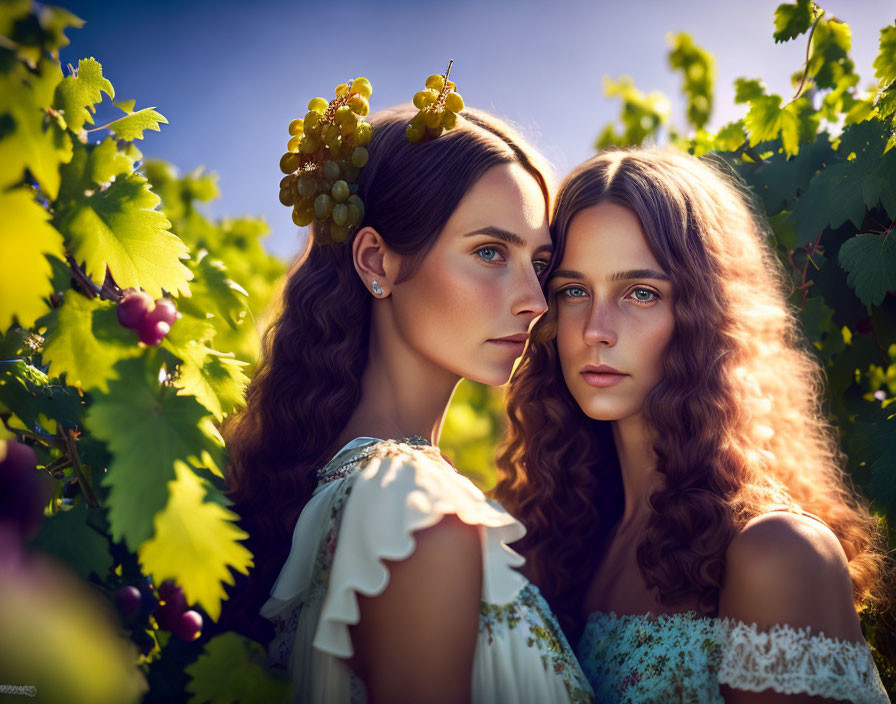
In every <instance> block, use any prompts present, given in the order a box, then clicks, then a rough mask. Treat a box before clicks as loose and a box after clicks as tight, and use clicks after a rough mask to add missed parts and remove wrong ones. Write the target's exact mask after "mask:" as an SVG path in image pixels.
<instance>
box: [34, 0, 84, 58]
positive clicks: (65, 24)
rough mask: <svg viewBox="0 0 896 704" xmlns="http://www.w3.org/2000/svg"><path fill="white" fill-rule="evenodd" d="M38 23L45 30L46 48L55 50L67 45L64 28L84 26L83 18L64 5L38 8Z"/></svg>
mask: <svg viewBox="0 0 896 704" xmlns="http://www.w3.org/2000/svg"><path fill="white" fill-rule="evenodd" d="M40 24H41V26H42V27H43V29H44V32H46V35H47V36H46V38H45V40H44V44H45V46H46V48H47V49H49V50H51V51H57V50H58V49H61V48H62V47H64V46H68V45H69V40H68V37H66V36H65V30H66V29H68V28H69V27H74V28H75V29H80V28H81V27H83V26H84V20H82V19H81V18H80V17H78V16H77V15H75V14H72V13H71V12H69V11H68V10H66V9H65V8H64V7H53V6H50V5H47V6H44V7H42V8H41V10H40Z"/></svg>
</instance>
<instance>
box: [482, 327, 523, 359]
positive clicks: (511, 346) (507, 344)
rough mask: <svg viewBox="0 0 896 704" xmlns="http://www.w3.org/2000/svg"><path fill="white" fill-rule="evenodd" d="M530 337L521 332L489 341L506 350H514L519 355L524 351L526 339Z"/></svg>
mask: <svg viewBox="0 0 896 704" xmlns="http://www.w3.org/2000/svg"><path fill="white" fill-rule="evenodd" d="M528 339H529V335H527V334H526V333H524V332H521V333H517V334H516V335H508V336H507V337H496V338H493V339H491V340H488V342H490V343H491V344H493V345H496V346H498V347H501V348H503V349H505V350H508V351H511V352H514V353H516V354H517V355H521V354H522V353H523V348H524V347H525V346H526V340H528Z"/></svg>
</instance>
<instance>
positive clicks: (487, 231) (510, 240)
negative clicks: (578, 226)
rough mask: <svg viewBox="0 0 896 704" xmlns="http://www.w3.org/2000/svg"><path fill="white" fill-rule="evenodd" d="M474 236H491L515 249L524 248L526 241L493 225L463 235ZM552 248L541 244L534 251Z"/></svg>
mask: <svg viewBox="0 0 896 704" xmlns="http://www.w3.org/2000/svg"><path fill="white" fill-rule="evenodd" d="M474 235H491V236H492V237H497V238H498V239H499V240H501V241H502V242H506V243H507V244H512V245H514V246H515V247H525V246H526V241H525V240H524V239H523V238H522V237H520V236H519V235H518V234H516V233H514V232H510V231H509V230H505V229H503V228H500V227H495V226H494V225H487V226H486V227H480V228H478V229H476V230H473V231H472V232H468V233H467V234H465V235H464V237H473V236H474ZM553 249H554V248H553V246H552V245H549V244H543V245H542V246H541V247H539V248H538V249H536V250H535V251H536V252H541V251H548V252H551V251H553Z"/></svg>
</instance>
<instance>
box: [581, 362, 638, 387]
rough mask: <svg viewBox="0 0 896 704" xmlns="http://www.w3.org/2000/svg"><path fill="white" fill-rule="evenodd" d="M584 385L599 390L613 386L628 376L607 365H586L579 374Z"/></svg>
mask: <svg viewBox="0 0 896 704" xmlns="http://www.w3.org/2000/svg"><path fill="white" fill-rule="evenodd" d="M580 374H581V375H582V378H583V379H584V380H585V383H586V384H588V385H589V386H594V387H596V388H599V389H605V388H607V387H608V386H615V385H616V384H618V383H619V382H621V381H622V380H623V379H625V377H627V376H628V374H625V373H623V372H621V371H619V370H618V369H615V368H613V367H611V366H610V365H609V364H600V365H597V364H586V365H585V367H583V368H582V371H581V372H580Z"/></svg>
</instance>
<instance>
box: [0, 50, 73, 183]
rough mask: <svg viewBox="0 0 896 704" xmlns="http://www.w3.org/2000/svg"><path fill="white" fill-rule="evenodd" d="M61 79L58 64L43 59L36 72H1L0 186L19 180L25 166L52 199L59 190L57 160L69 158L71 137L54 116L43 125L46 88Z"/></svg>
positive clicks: (51, 87) (49, 88)
mask: <svg viewBox="0 0 896 704" xmlns="http://www.w3.org/2000/svg"><path fill="white" fill-rule="evenodd" d="M61 79H62V72H61V70H60V69H59V66H58V65H57V64H54V63H53V62H50V61H42V62H41V63H40V65H39V72H38V73H37V74H25V72H23V71H21V72H20V71H16V72H14V73H11V74H7V75H4V76H0V124H4V129H0V188H3V187H5V186H8V185H12V184H15V183H18V182H19V181H21V180H22V176H23V174H24V170H25V168H27V169H28V170H29V171H30V172H31V174H32V175H33V176H34V178H35V179H37V181H38V182H39V183H40V186H41V189H42V190H43V191H44V193H46V194H47V195H48V196H49V197H50V198H51V199H55V198H56V194H57V193H58V191H59V164H61V163H64V162H66V161H68V160H69V159H70V158H71V151H72V143H71V138H70V137H69V136H68V135H67V134H66V133H65V132H64V131H63V130H62V128H61V127H60V125H59V124H58V123H57V122H56V121H53V120H50V121H49V124H48V125H46V126H45V125H44V115H45V108H46V107H48V106H49V100H45V98H46V94H47V92H48V91H49V92H51V91H52V90H53V87H54V86H55V85H56V84H57V83H58V82H59V81H60V80H61Z"/></svg>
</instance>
